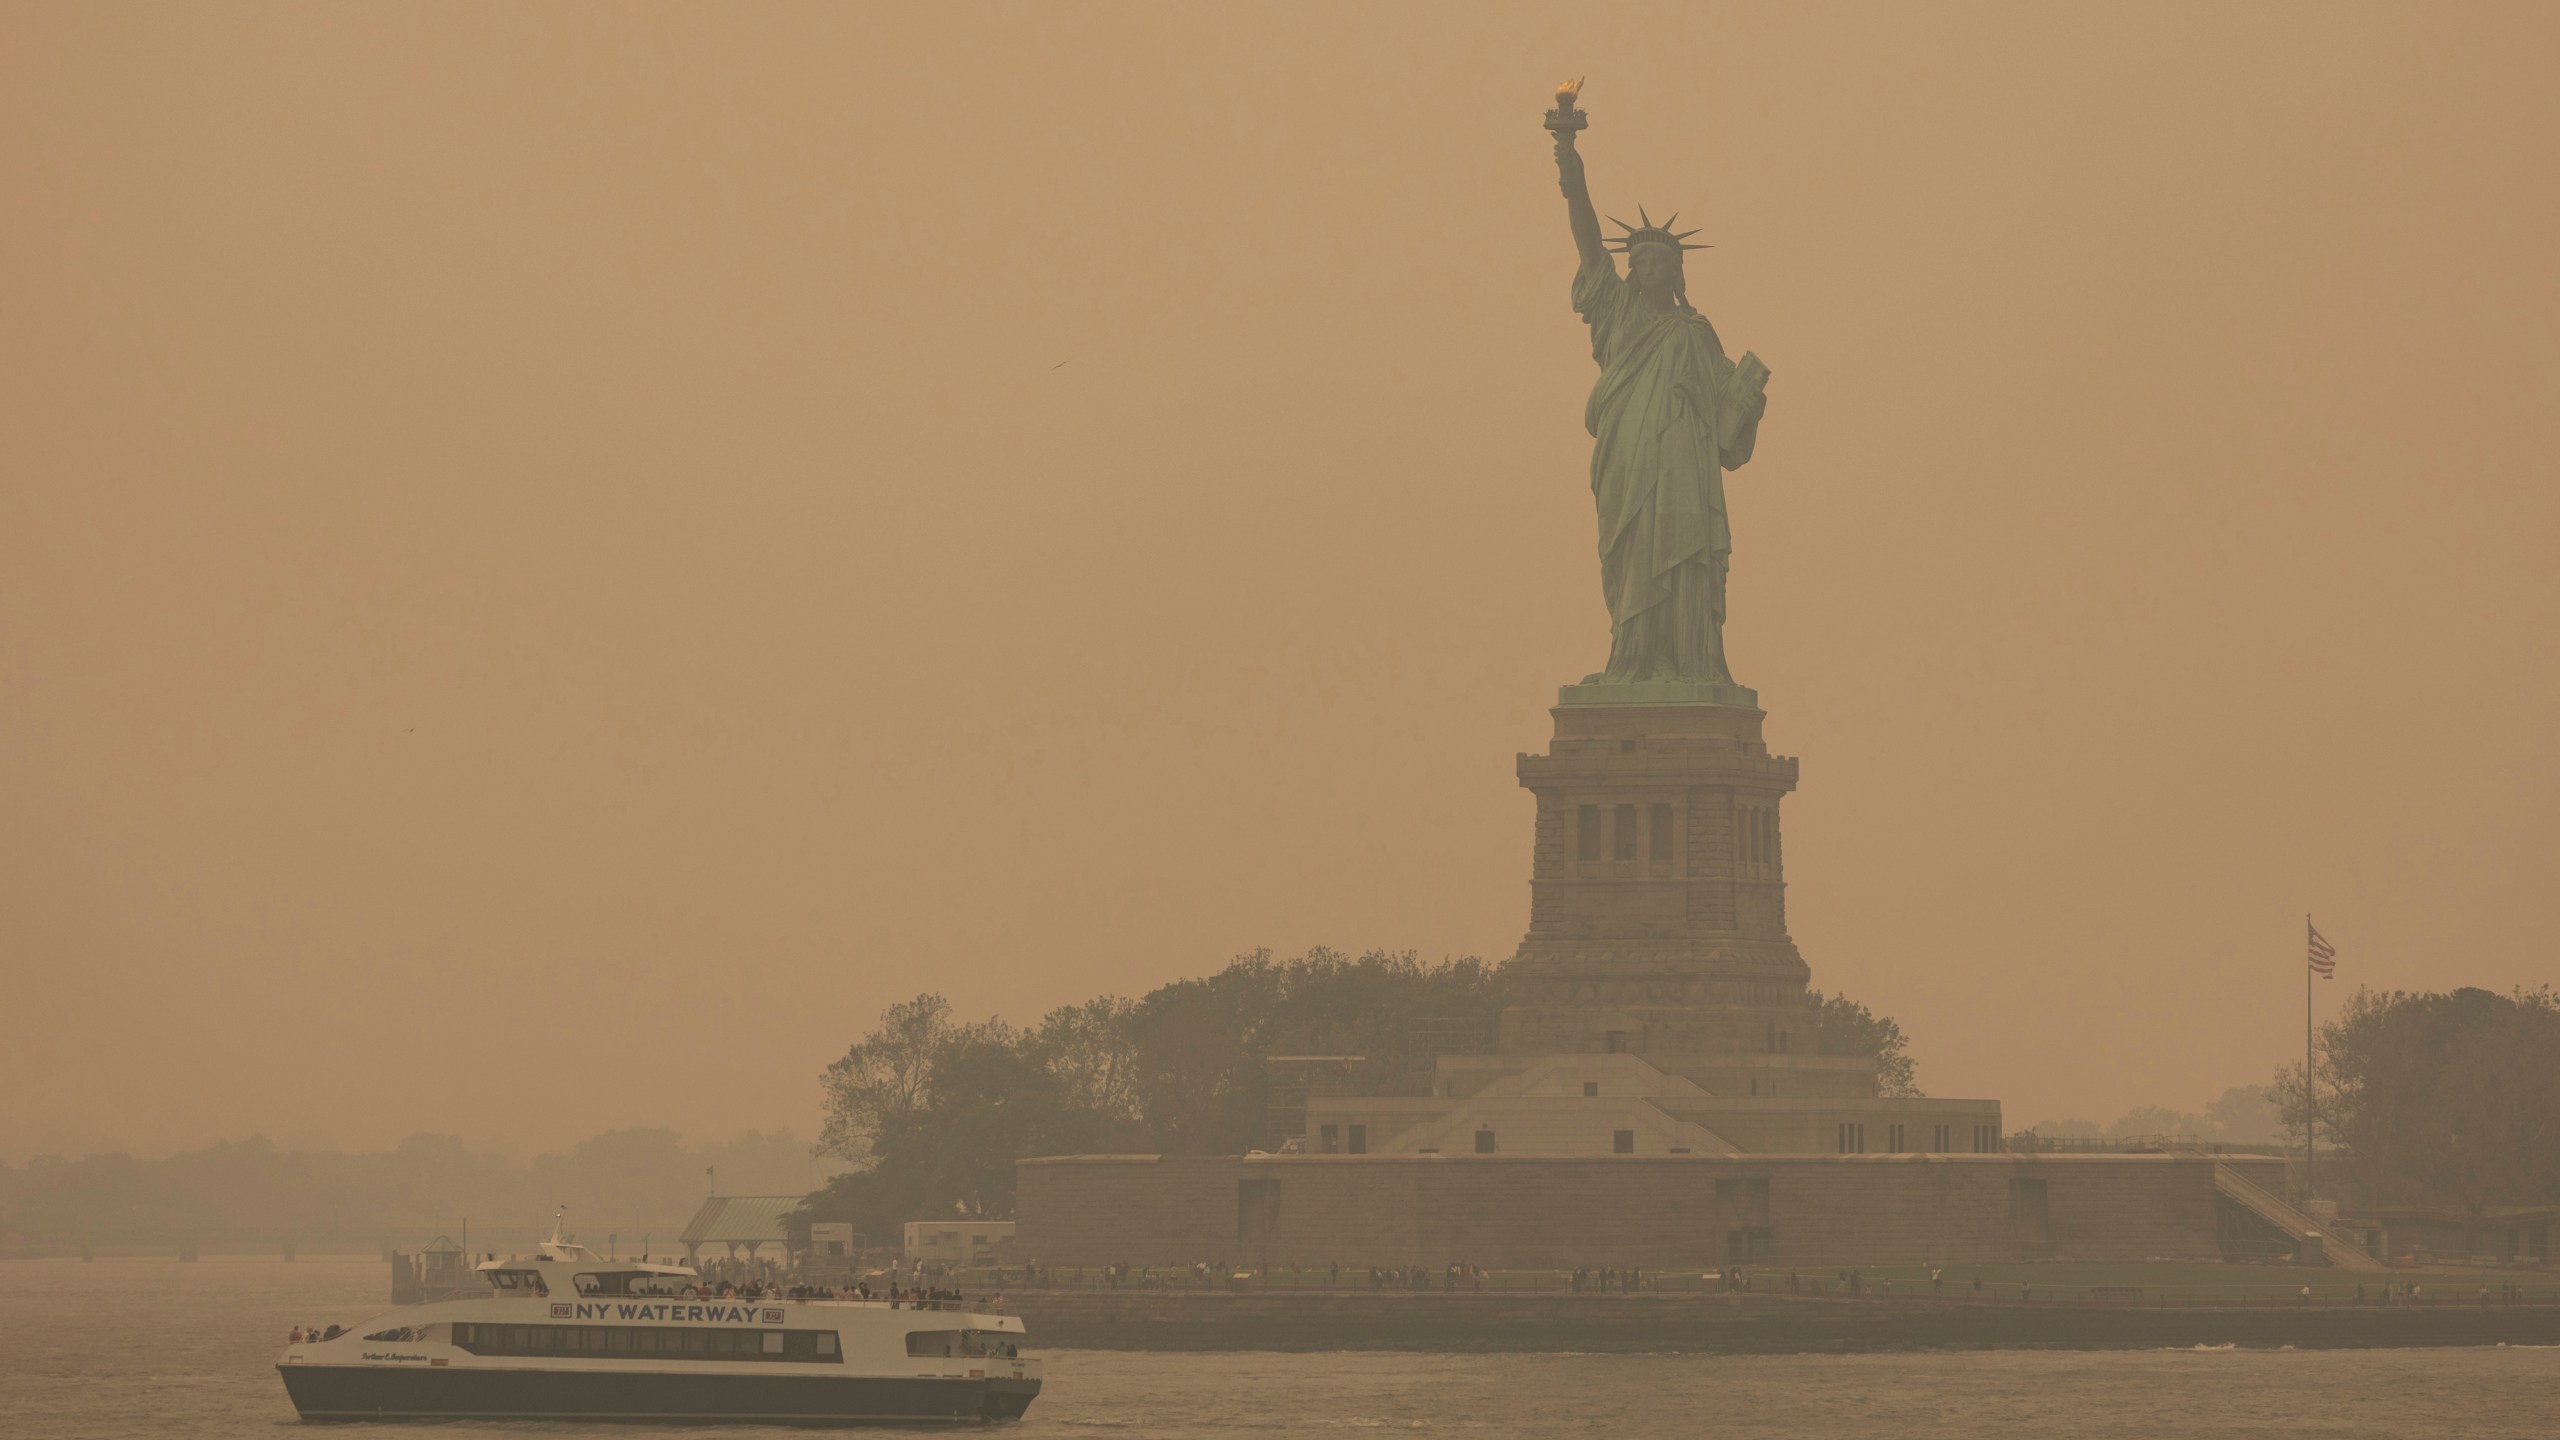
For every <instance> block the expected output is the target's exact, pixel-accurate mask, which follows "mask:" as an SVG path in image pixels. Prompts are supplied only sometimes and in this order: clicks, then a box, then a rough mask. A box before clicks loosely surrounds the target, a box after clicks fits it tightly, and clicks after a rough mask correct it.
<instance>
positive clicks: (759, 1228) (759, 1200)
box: [680, 1195, 801, 1245]
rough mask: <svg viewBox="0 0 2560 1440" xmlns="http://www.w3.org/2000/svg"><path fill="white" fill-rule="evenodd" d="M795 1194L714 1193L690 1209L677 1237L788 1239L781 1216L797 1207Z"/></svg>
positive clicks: (708, 1241) (716, 1241)
mask: <svg viewBox="0 0 2560 1440" xmlns="http://www.w3.org/2000/svg"><path fill="white" fill-rule="evenodd" d="M800 1199H801V1197H800V1196H797V1195H714V1196H712V1197H711V1198H710V1199H708V1200H705V1201H703V1202H702V1208H701V1209H699V1210H697V1211H695V1212H693V1219H692V1220H691V1221H689V1222H687V1223H686V1225H685V1227H684V1234H683V1235H682V1236H681V1237H680V1238H681V1239H682V1241H683V1243H685V1244H686V1245H761V1244H765V1243H767V1242H769V1241H771V1242H780V1243H788V1241H789V1236H788V1235H786V1234H785V1233H784V1231H783V1228H782V1217H783V1216H785V1215H788V1214H790V1213H791V1212H792V1211H794V1210H797V1209H799V1208H800Z"/></svg>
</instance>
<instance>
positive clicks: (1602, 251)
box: [1547, 80, 1617, 274]
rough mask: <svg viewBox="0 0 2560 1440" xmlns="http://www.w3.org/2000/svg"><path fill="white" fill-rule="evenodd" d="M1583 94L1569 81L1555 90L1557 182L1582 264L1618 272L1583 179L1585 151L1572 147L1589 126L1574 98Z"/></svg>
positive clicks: (1550, 115) (1551, 118) (1551, 123)
mask: <svg viewBox="0 0 2560 1440" xmlns="http://www.w3.org/2000/svg"><path fill="white" fill-rule="evenodd" d="M1581 91H1582V82H1581V81H1579V80H1568V81H1566V82H1565V83H1564V84H1562V85H1559V86H1557V87H1556V108H1554V109H1553V110H1550V111H1548V112H1547V130H1548V132H1549V133H1550V134H1553V135H1554V136H1555V137H1556V180H1557V182H1558V184H1559V185H1561V187H1562V188H1563V190H1564V213H1565V219H1566V221H1567V222H1568V223H1569V224H1571V225H1572V227H1573V248H1574V249H1576V250H1578V251H1580V252H1581V254H1582V263H1583V264H1584V265H1586V266H1597V267H1599V268H1601V269H1605V270H1608V271H1609V272H1610V273H1612V274H1615V273H1616V272H1617V263H1616V262H1615V261H1613V260H1611V259H1610V258H1609V247H1608V246H1606V245H1605V244H1603V243H1601V235H1600V212H1598V211H1596V210H1594V209H1592V208H1591V187H1590V185H1588V184H1587V183H1585V182H1584V180H1583V178H1582V152H1581V151H1579V150H1576V149H1575V148H1574V146H1573V137H1574V135H1575V134H1576V133H1577V132H1579V131H1580V130H1581V129H1582V127H1583V126H1584V125H1586V124H1588V123H1590V122H1589V121H1588V120H1587V119H1586V118H1585V117H1584V115H1583V112H1582V111H1581V110H1579V109H1577V108H1575V106H1574V103H1573V101H1574V97H1575V96H1576V95H1578V94H1580V93H1581Z"/></svg>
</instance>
